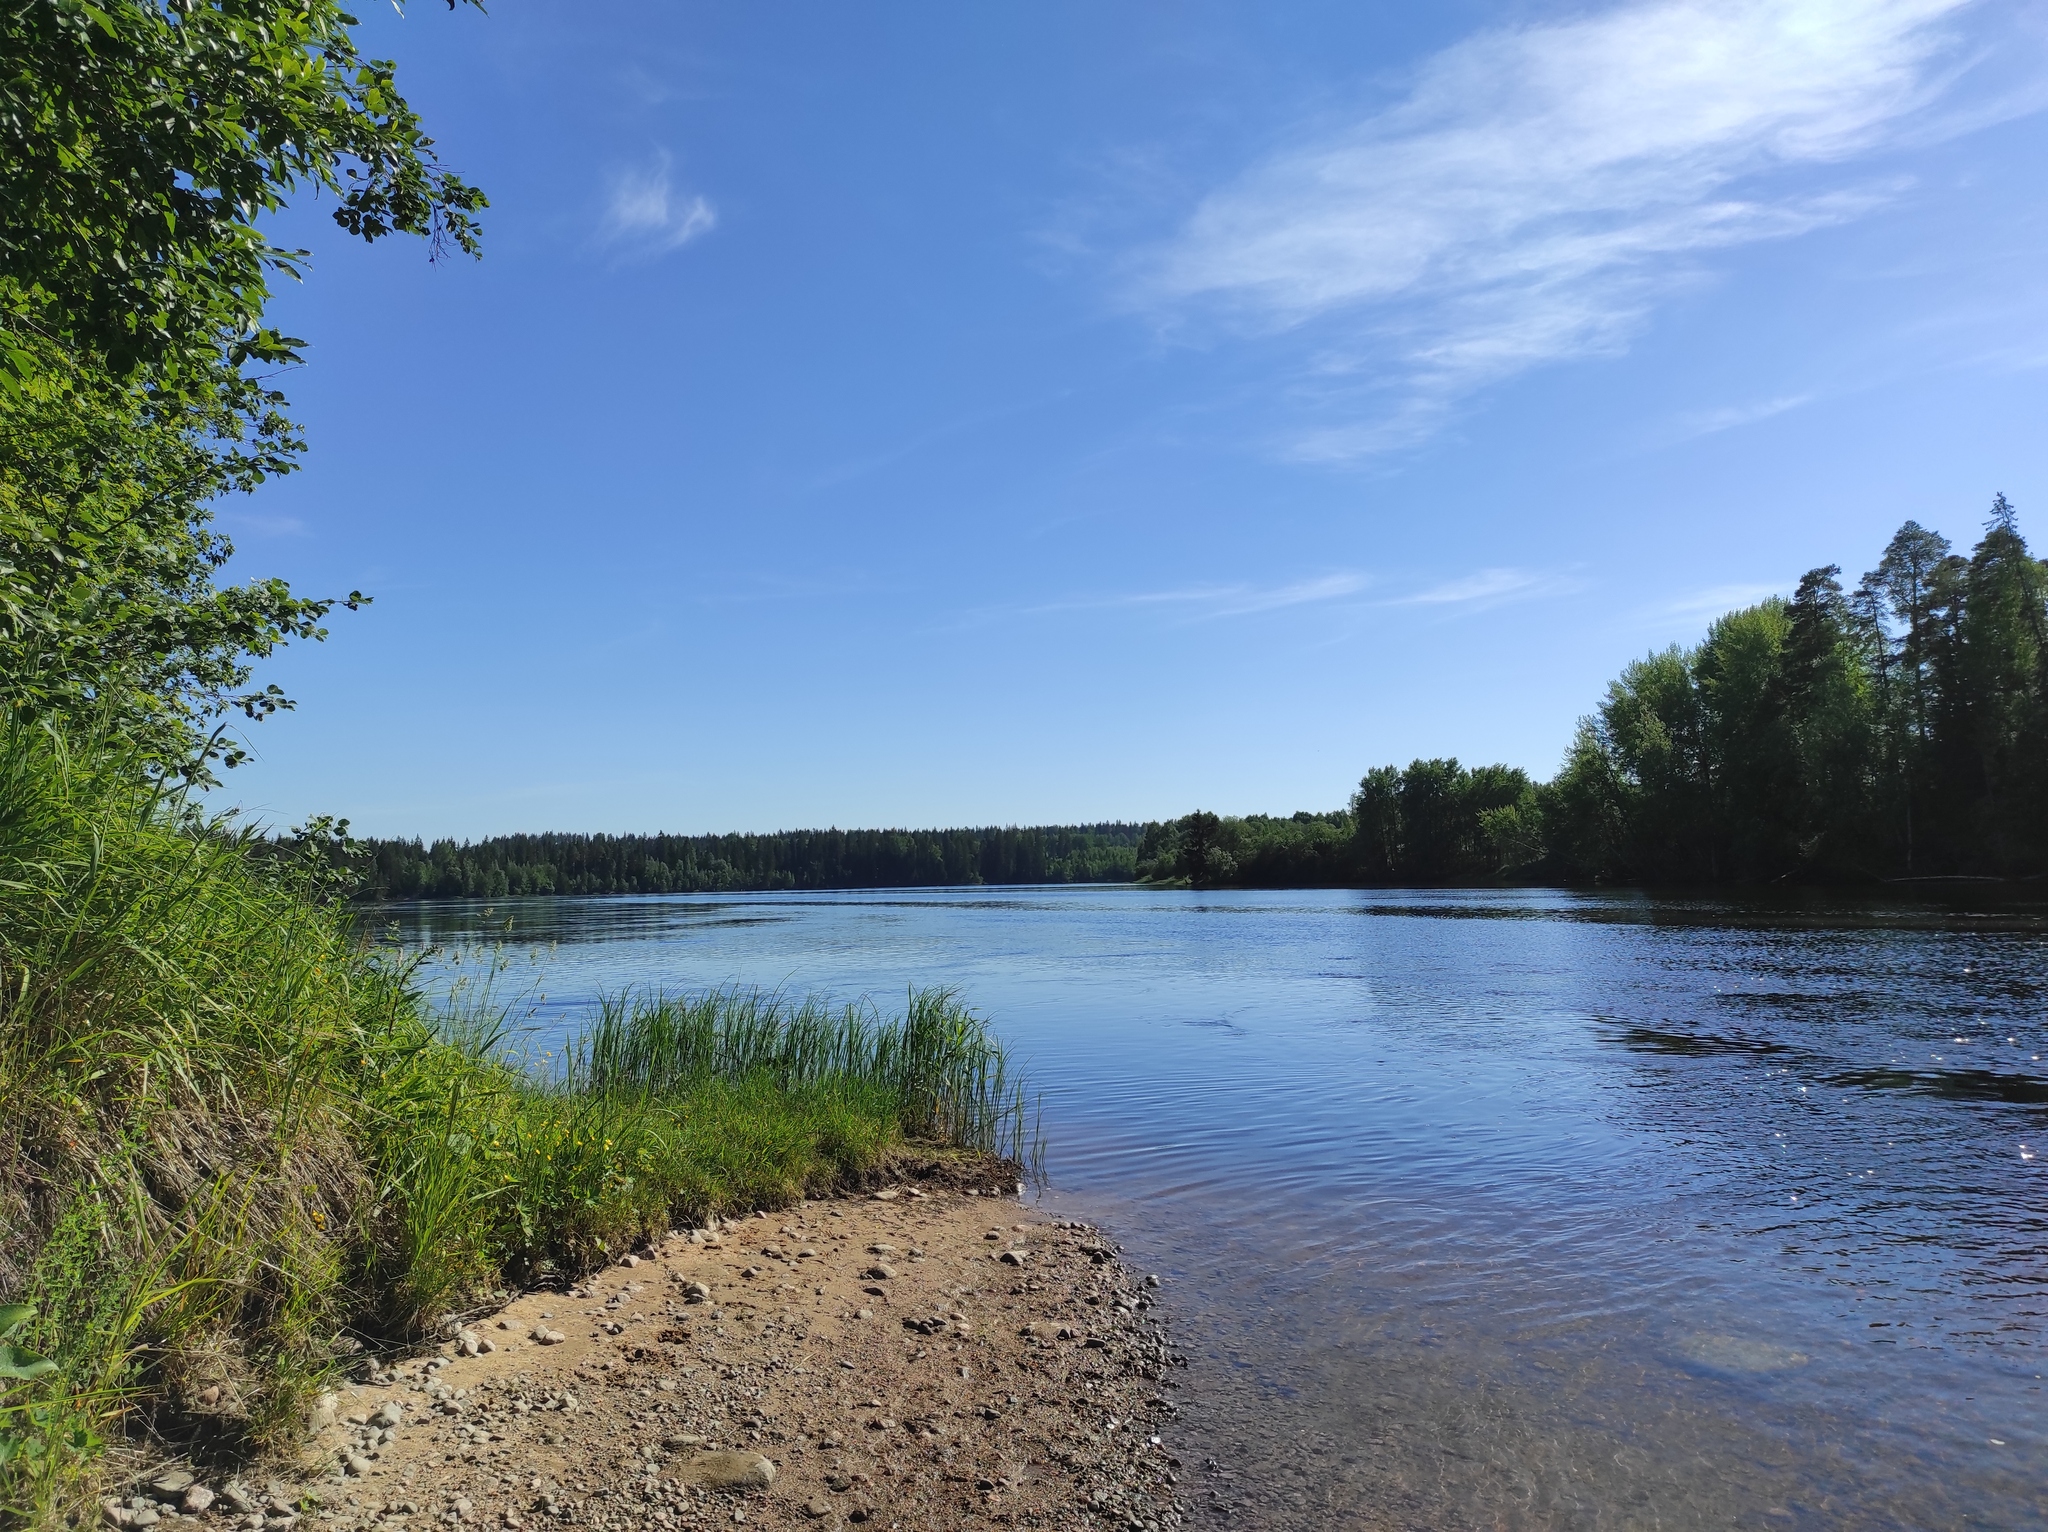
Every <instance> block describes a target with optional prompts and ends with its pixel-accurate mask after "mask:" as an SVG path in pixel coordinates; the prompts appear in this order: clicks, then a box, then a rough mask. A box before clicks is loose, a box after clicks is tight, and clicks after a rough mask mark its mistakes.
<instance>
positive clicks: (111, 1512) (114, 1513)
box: [100, 1500, 133, 1527]
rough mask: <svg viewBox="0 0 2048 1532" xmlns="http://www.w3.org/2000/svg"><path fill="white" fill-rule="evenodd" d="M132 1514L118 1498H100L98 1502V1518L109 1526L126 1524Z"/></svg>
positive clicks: (123, 1525)
mask: <svg viewBox="0 0 2048 1532" xmlns="http://www.w3.org/2000/svg"><path fill="white" fill-rule="evenodd" d="M132 1514H133V1513H132V1512H131V1511H130V1510H129V1509H128V1507H127V1506H125V1505H123V1504H121V1502H120V1501H118V1500H102V1501H101V1502H100V1520H101V1521H104V1522H105V1523H106V1524H107V1525H108V1526H110V1527H125V1526H127V1525H128V1518H129V1516H130V1515H132Z"/></svg>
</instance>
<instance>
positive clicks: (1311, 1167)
mask: <svg viewBox="0 0 2048 1532" xmlns="http://www.w3.org/2000/svg"><path fill="white" fill-rule="evenodd" d="M385 916H386V917H387V918H388V919H389V920H390V921H391V922H392V923H393V924H392V930H393V931H394V933H395V934H396V936H397V939H398V940H400V941H401V942H403V943H405V944H406V945H408V946H412V947H416V948H421V947H431V948H433V949H435V951H436V953H437V954H438V955H437V956H436V957H435V958H434V959H433V960H432V962H431V964H430V966H429V968H428V969H427V970H426V971H427V973H428V974H429V975H430V977H431V978H432V979H433V980H434V982H436V983H441V982H447V981H448V980H450V979H451V978H453V977H454V976H457V975H461V974H465V973H467V974H472V975H473V974H476V973H478V972H479V971H481V970H483V969H486V968H488V967H490V966H491V965H492V963H493V962H496V963H497V964H499V965H500V966H501V967H502V968H503V971H502V972H500V973H499V975H498V977H497V981H496V984H497V992H498V995H499V997H500V998H501V999H505V1000H509V1001H512V1002H513V1010H514V1014H515V1017H516V1019H518V1020H519V1021H520V1022H521V1024H522V1025H527V1026H532V1027H535V1028H537V1029H539V1033H540V1036H541V1038H542V1039H544V1040H545V1039H551V1038H557V1037H559V1036H560V1035H562V1034H563V1033H564V1032H566V1031H569V1030H573V1028H574V1027H575V1026H576V1025H577V1023H578V1021H579V1019H580V1018H581V1017H582V1016H583V1015H584V1014H585V1013H586V1012H587V1010H588V1009H589V1007H590V1004H591V1001H592V998H593V997H594V996H595V995H596V994H597V993H599V992H600V991H604V990H617V989H619V988H621V987H624V986H628V985H638V986H646V987H666V988H667V989H668V990H670V991H671V992H674V991H682V990H689V989H700V988H703V987H706V986H710V985H716V984H725V983H734V982H738V983H743V984H758V985H762V986H766V987H780V988H782V989H785V990H787V991H789V992H791V993H794V994H807V993H819V994H824V995H828V996H832V997H835V998H842V999H843V998H850V997H855V996H861V995H867V996H871V997H873V998H874V1000H875V1001H876V1002H877V1003H878V1004H880V1005H882V1006H884V1007H885V1008H886V1007H888V1006H889V1005H891V1003H892V1002H894V1003H896V1004H898V1005H900V999H901V995H902V993H903V991H904V989H905V987H906V986H908V985H911V984H919V985H923V984H947V985H953V986H957V987H958V988H959V989H960V990H961V991H962V992H963V994H964V995H965V996H966V997H967V999H968V1000H969V1001H970V1002H971V1003H972V1004H973V1005H974V1007H975V1008H976V1009H977V1010H979V1011H980V1012H981V1013H982V1014H984V1015H985V1016H987V1017H988V1018H989V1019H990V1020H991V1022H992V1023H993V1024H994V1025H995V1027H996V1028H997V1030H998V1031H999V1033H1000V1034H1001V1035H1002V1036H1003V1037H1004V1038H1005V1039H1006V1040H1007V1041H1008V1042H1009V1043H1010V1044H1011V1046H1012V1048H1013V1050H1014V1052H1015V1053H1016V1055H1017V1056H1018V1058H1019V1059H1020V1060H1021V1061H1022V1062H1023V1064H1024V1065H1025V1066H1026V1068H1027V1069H1028V1071H1029V1074H1030V1078H1031V1080H1032V1082H1033V1084H1034V1086H1035V1087H1036V1088H1037V1089H1039V1090H1041V1091H1042V1092H1043V1102H1044V1128H1045V1135H1046V1141H1047V1154H1046V1162H1045V1169H1046V1172H1047V1176H1048V1185H1047V1188H1046V1190H1045V1191H1044V1193H1043V1196H1044V1198H1045V1200H1046V1202H1047V1203H1048V1205H1049V1207H1051V1208H1052V1209H1054V1210H1055V1211H1056V1212H1057V1213H1058V1214H1059V1216H1075V1217H1084V1218H1088V1219H1091V1220H1094V1221H1098V1222H1101V1223H1103V1224H1104V1225H1106V1226H1107V1227H1108V1228H1109V1229H1110V1230H1112V1231H1113V1232H1114V1234H1115V1235H1116V1236H1117V1238H1119V1239H1120V1240H1121V1241H1122V1242H1123V1243H1124V1245H1125V1246H1126V1247H1127V1250H1128V1253H1129V1258H1130V1259H1131V1260H1132V1261H1133V1262H1134V1263H1135V1264H1136V1265H1137V1266H1138V1267H1139V1268H1140V1269H1144V1270H1154V1271H1158V1272H1159V1273H1161V1274H1162V1276H1163V1277H1164V1278H1165V1279H1166V1284H1167V1285H1166V1289H1165V1292H1166V1295H1167V1298H1168V1301H1169V1304H1170V1308H1171V1312H1172V1315H1173V1325H1174V1333H1175V1336H1176V1338H1177V1340H1178V1342H1179V1344H1180V1346H1181V1348H1182V1350H1183V1351H1185V1352H1186V1353H1187V1355H1188V1357H1189V1360H1190V1365H1189V1367H1188V1368H1187V1370H1186V1371H1185V1372H1184V1373H1180V1374H1177V1375H1176V1377H1175V1378H1174V1380H1173V1389H1174V1393H1175V1397H1176V1398H1178V1399H1179V1400H1180V1401H1181V1403H1182V1404H1183V1406H1184V1410H1183V1416H1182V1420H1181V1423H1180V1425H1179V1427H1178V1431H1177V1435H1176V1438H1175V1440H1177V1441H1178V1442H1180V1443H1181V1444H1182V1450H1183V1455H1184V1463H1185V1467H1184V1469H1183V1472H1182V1480H1183V1489H1184V1490H1185V1492H1186V1493H1187V1494H1188V1496H1189V1498H1190V1501H1191V1502H1192V1503H1193V1504H1194V1505H1195V1507H1196V1509H1197V1512H1198V1517H1197V1520H1198V1523H1200V1524H1203V1525H1217V1526H1222V1525H1236V1526H1247V1527H1253V1526H1255V1527H1277V1528H1296V1527H1299V1528H1351V1527H1358V1528H1378V1527H1415V1528H1433V1529H1434V1528H1454V1527H1456V1528H1462V1527H1511V1528H1524V1527H1526V1528H1550V1527H1559V1528H1563V1527H1571V1528H1579V1527H1585V1528H1609V1527H1613V1528H1622V1527H1627V1528H1639V1527H1658V1528H1727V1527H1749V1526H1756V1527H1802V1526H1808V1527H1894V1526H1896V1527H1901V1528H1934V1527H1963V1526H1972V1527H1975V1526H1994V1527H2031V1526H2048V1451H2044V1449H2048V1430H2044V1418H2043V1398H2044V1395H2043V1393H2042V1390H2043V1388H2044V1387H2048V1383H2044V1381H2043V1378H2042V1374H2043V1373H2048V1354H2044V1350H2043V1340H2044V1326H2048V1178H2044V1169H2048V1115H2044V1114H2048V1068H2044V1065H2043V1062H2042V1056H2043V1055H2044V1054H2048V995H2044V990H2048V920H2043V919H2042V918H2040V917H2039V914H2038V912H2036V913H2035V914H2033V915H2029V914H2026V913H2020V914H2014V913H2011V912H1999V911H1996V910H1993V911H1990V912H1988V913H1971V912H1969V911H1968V910H1960V909H1956V908H1952V907H1946V906H1944V907H1933V906H1920V905H1909V904H1902V903H1884V904H1879V903H1868V902H1853V901H1849V902H1845V901H1838V900H1828V899H1823V898H1819V897H1808V898H1795V897H1790V896H1788V897H1787V898H1786V899H1784V900H1781V901H1777V902H1757V901H1729V900H1717V899H1705V898H1691V899H1680V898H1655V897H1650V896H1647V895H1642V894H1636V893H1629V892H1620V893H1616V892H1597V893H1575V892H1562V891H1547V890H1533V891H1531V890H1509V891H1502V890H1481V891H1454V892H1443V891H1428V892H1386V891H1366V892H1357V891H1313V892H1256V893H1237V892H1216V893H1204V892H1187V891H1160V890H1149V889H1134V888H1121V887H1118V888H1109V887H1085V888H1052V889H1046V888H1015V889H992V888H974V889H916V890H884V891H869V892H850V893H804V894H751V895H728V896H717V897H670V898H646V899H604V900H567V899H562V900H547V899H532V900H510V901H499V902H498V903H496V904H495V905H490V906H486V905H482V904H460V903H441V904H420V905H402V906H395V907H393V908H391V909H390V910H388V911H386V912H385ZM1208 1459H1213V1463H1208V1462H1205V1460H1208Z"/></svg>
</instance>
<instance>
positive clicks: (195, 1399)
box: [0, 729, 1023, 1523]
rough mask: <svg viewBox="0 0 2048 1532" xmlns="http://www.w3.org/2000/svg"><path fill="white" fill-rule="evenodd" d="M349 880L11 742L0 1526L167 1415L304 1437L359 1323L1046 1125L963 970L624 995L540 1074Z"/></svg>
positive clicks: (48, 1499)
mask: <svg viewBox="0 0 2048 1532" xmlns="http://www.w3.org/2000/svg"><path fill="white" fill-rule="evenodd" d="M322 876H323V874H322V872H321V870H320V868H319V867H317V866H316V865H315V864H314V863H313V862H312V861H309V862H308V863H307V864H306V866H305V867H304V868H303V869H301V868H299V867H295V866H293V865H292V864H289V863H280V862H279V861H278V860H277V859H276V858H275V857H274V856H271V855H267V854H260V853H259V851H258V848H257V846H256V845H255V843H254V842H253V841H252V840H251V839H250V838H249V837H248V836H246V835H245V834H243V833H240V832H238V831H237V830H236V829H235V828H234V827H233V826H232V825H230V824H228V823H226V822H224V821H221V820H219V819H214V818H209V817H207V816H205V815H204V814H203V813H201V812H200V811H199V810H198V809H197V808H195V806H194V805H193V804H192V803H190V802H189V801H187V800H185V799H183V798H181V797H180V796H178V795H177V794H175V793H168V792H165V791H162V790H160V789H156V788H152V787H151V786H149V785H148V784H147V782H146V781H145V779H144V777H143V776H142V774H141V773H139V772H138V771H136V770H135V769H134V767H133V764H132V763H131V762H128V761H126V760H123V759H121V758H120V757H119V756H118V755H114V754H110V753H109V752H107V751H104V750H92V751H81V752H74V751H72V750H69V749H67V748H66V747H65V746H64V744H63V743H62V742H61V741H60V740H58V739H57V738H55V737H53V736H51V735H48V734H45V733H42V732H40V731H35V730H28V729H15V730H12V731H9V732H7V733H6V734H5V735H4V736H0V979H4V984H0V1081H4V1082H5V1102H6V1108H7V1109H6V1111H5V1113H4V1115H0V1306H5V1305H8V1304H14V1305H28V1306H31V1307H32V1312H31V1313H29V1314H28V1315H27V1316H26V1317H23V1316H21V1315H19V1314H13V1315H9V1314H6V1313H4V1312H0V1328H5V1327H6V1326H7V1325H8V1324H12V1325H13V1333H12V1335H11V1336H10V1337H6V1338H5V1340H4V1345H0V1506H4V1510H0V1518H4V1519H6V1520H8V1521H13V1522H17V1523H20V1522H31V1523H47V1522H51V1521H54V1520H57V1519H60V1518H61V1517H62V1516H63V1515H65V1514H66V1513H67V1512H68V1511H70V1510H73V1509H75V1508H77V1507H78V1506H79V1505H80V1504H81V1503H82V1502H83V1500H84V1498H85V1497H86V1496H87V1495H88V1494H89V1493H90V1492H91V1491H92V1489H93V1488H94V1487H95V1485H96V1483H97V1482H98V1481H100V1480H102V1479H104V1478H105V1477H107V1476H108V1475H109V1474H110V1473H114V1472H116V1471H118V1469H119V1467H120V1465H121V1464H122V1463H123V1462H124V1461H128V1460H130V1459H131V1457H132V1455H133V1454H136V1453H145V1452H147V1451H149V1450H152V1448H153V1445H154V1444H155V1443H159V1442H169V1443H175V1444H179V1445H182V1446H185V1447H189V1448H191V1449H192V1450H196V1451H201V1452H206V1453H245V1452H261V1451H264V1450H276V1449H282V1448H284V1447H287V1446H288V1445H289V1444H290V1443H291V1442H292V1441H294V1440H295V1439H296V1437H297V1436H298V1433H299V1430H300V1424H301V1422H302V1420H303V1418H304V1411H305V1406H306V1404H307V1402H308V1399H309V1397H310V1396H311V1394H312V1393H313V1392H314V1391H316V1390H317V1389H318V1388H319V1387H320V1386H321V1384H322V1382H323V1380H324V1379H325V1378H326V1377H328V1376H329V1375H331V1373H332V1372H333V1370H334V1369H335V1368H336V1367H337V1366H338V1365H341V1364H342V1363H343V1362H345V1360H346V1358H347V1357H349V1356H350V1355H352V1354H354V1353H356V1352H357V1351H359V1350H360V1349H362V1348H364V1347H376V1346H380V1345H386V1344H391V1343H396V1342H400V1341H402V1340H404V1339H406V1338H408V1337H413V1336H418V1335H421V1334H424V1333H431V1332H433V1331H435V1330H436V1329H437V1327H439V1326H440V1325H441V1324H442V1322H443V1318H444V1316H445V1315H447V1314H449V1313H451V1312H455V1311H459V1310H461V1309H462V1308H464V1307H465V1306H467V1305H469V1304H471V1303H474V1302H476V1301H478V1300H479V1299H480V1298H482V1297H483V1296H484V1295H487V1294H488V1293H490V1292H492V1291H495V1290H497V1289H499V1288H501V1287H502V1286H504V1285H506V1284H509V1283H515V1282H520V1281H526V1280H531V1279H533V1278H535V1277H538V1276H544V1275H546V1274H548V1273H549V1272H551V1271H552V1272H560V1273H563V1274H568V1273H574V1272H578V1271H581V1270H584V1269H587V1268H588V1267H590V1266H591V1265H593V1264H596V1263H598V1262H601V1261H603V1260H605V1259H607V1258H608V1257H609V1256H610V1255H611V1254H613V1253H616V1252H618V1251H620V1250H622V1249H623V1248H626V1247H628V1246H630V1245H631V1244H633V1243H634V1242H635V1241H637V1240H638V1239H640V1238H641V1237H643V1236H644V1235H646V1234H648V1233H651V1232H654V1231H658V1230H664V1229H667V1228H669V1227H671V1226H672V1225H673V1224H674V1223H675V1222H676V1221H678V1220H679V1219H682V1218H688V1217H696V1216H701V1215H703V1214H705V1213H708V1212H714V1211H729V1210H734V1209H738V1208H748V1207H757V1206H776V1205H779V1204H783V1203H786V1202H788V1201H791V1200H793V1199H795V1198H797V1197H799V1196H801V1195H803V1194H805V1193H806V1192H807V1191H819V1190H823V1189H825V1188H827V1187H830V1186H833V1185H837V1184H843V1183H846V1182H849V1181H857V1180H858V1179H859V1178H860V1177H861V1176H862V1175H863V1174H865V1173H867V1172H869V1171H870V1170H872V1169H873V1168H874V1167H875V1166H876V1165H877V1164H878V1162H879V1161H881V1160H882V1159H883V1158H884V1157H885V1156H886V1155H887V1154H889V1153H890V1151H891V1150H892V1149H893V1148H895V1147H896V1146H897V1145H899V1144H902V1143H904V1142H906V1141H911V1140H918V1141H936V1142H944V1143H950V1144H954V1145H959V1146H963V1147H973V1148H982V1149H992V1150H999V1151H1010V1150H1014V1149H1016V1148H1017V1147H1019V1136H1020V1134H1021V1131H1022V1125H1023V1113H1022V1109H1021V1101H1020V1098H1019V1096H1018V1094H1017V1092H1016V1090H1015V1086H1014V1082H1013V1081H1012V1080H1011V1079H1010V1078H1009V1075H1008V1072H1007V1069H1006V1066H1005V1063H1004V1059H1003V1056H1002V1053H1001V1051H1000V1049H999V1048H998V1047H997V1046H996V1045H995V1043H994V1042H993V1041H992V1039H991V1038H990V1036H989V1035H988V1033H987V1031H986V1029H985V1028H984V1027H983V1025H982V1024H981V1023H980V1022H979V1021H978V1020H977V1019H976V1018H975V1017H973V1016H972V1015H971V1014H970V1013H969V1012H967V1011H966V1010H965V1009H964V1008H963V1007H962V1006H961V1005H960V1004H959V1003H958V1002H957V1001H956V1000H955V999H954V997H952V996H951V995H950V994H947V993H944V992H924V993H913V994H912V995H911V996H910V999H909V1004H908V1006H907V1009H906V1011H905V1012H904V1013H903V1014H902V1015H900V1016H897V1017H893V1018H885V1017H882V1016H880V1015H878V1014H876V1013H874V1012H872V1011H870V1010H864V1009H861V1008H841V1009H829V1008H827V1007H825V1006H822V1005H819V1004H815V1003H803V1004H793V1003H788V1002H785V1001H782V1000H780V999H777V998H775V997H767V996H761V995H757V994H753V993H749V992H742V991H732V990H728V991H722V992H718V993H714V994H709V995H700V996H693V997H683V998H668V997H662V996H658V995H642V996H620V997H616V998H614V999H613V1000H612V1001H610V1002H608V1003H607V1004H606V1006H605V1007H604V1009H603V1012H602V1014H601V1015H600V1016H599V1017H598V1018H597V1019H596V1021H595V1023H594V1025H593V1026H592V1028H591V1030H590V1031H589V1033H588V1034H587V1035H586V1036H585V1037H584V1038H583V1039H582V1040H581V1041H580V1042H579V1043H578V1044H577V1045H575V1046H574V1047H572V1048H571V1049H570V1050H569V1051H568V1053H567V1055H566V1056H565V1057H559V1058H557V1059H556V1060H555V1061H553V1064H554V1067H553V1068H552V1069H551V1070H550V1071H549V1072H547V1073H545V1074H543V1073H540V1072H536V1071H534V1070H531V1069H529V1068H527V1067H525V1065H524V1064H523V1063H522V1061H521V1060H519V1059H518V1058H517V1057H516V1056H514V1055H513V1054H512V1053H511V1052H510V1051H508V1049H507V1048H506V1046H505V1043H506V1039H505V1038H504V1037H503V1036H502V1035H501V1034H500V1032H499V1031H498V1029H497V1024H496V1023H494V1022H493V1020H492V1019H491V1018H490V1017H489V1016H488V1015H479V1014H476V1013H474V1012H472V1013H470V1014H466V1015H462V1016H448V1015H445V1014H444V1015H437V1014H435V1013H433V1012H432V1011H431V1010H430V1009H429V1008H428V1006H427V1005H426V1004H425V1003H424V1002H423V1000H422V999H421V996H420V994H419V992H418V990H417V988H416V987H415V986H414V985H413V984H412V983H411V982H410V978H411V975H410V970H409V969H408V968H407V967H406V966H405V965H404V964H403V963H402V962H398V961H396V960H394V959H393V958H392V957H390V956H389V955H388V954H379V953H378V952H376V951H375V950H373V949H371V948H370V947H368V946H366V945H365V943H364V942H363V941H362V939H361V937H360V935H359V931H358V927H357V924H356V919H355V916H354V915H353V913H352V912H351V911H350V910H349V909H348V908H347V907H346V906H345V903H344V902H343V901H340V900H338V899H333V898H329V897H324V896H325V895H326V894H329V893H331V892H332V891H331V890H327V889H325V888H324V887H323V885H322V883H321V881H320V880H321V878H322ZM7 1347H11V1348H12V1349H6V1348H7ZM39 1358H40V1359H46V1360H47V1361H48V1362H50V1363H54V1364H55V1365H54V1367H53V1368H52V1367H45V1366H41V1365H38V1364H37V1359H39Z"/></svg>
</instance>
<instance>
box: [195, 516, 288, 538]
mask: <svg viewBox="0 0 2048 1532" xmlns="http://www.w3.org/2000/svg"><path fill="white" fill-rule="evenodd" d="M217 519H218V520H219V522H220V524H221V525H222V526H224V527H226V528H227V529H228V530H229V531H230V532H249V533H253V534H254V535H256V536H258V537H304V536H305V535H306V532H307V527H306V523H305V522H304V521H302V520H300V519H299V518H298V517H297V516H275V515H270V514H268V513H266V512H262V511H222V512H220V513H218V517H217Z"/></svg>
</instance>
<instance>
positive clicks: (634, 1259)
mask: <svg viewBox="0 0 2048 1532" xmlns="http://www.w3.org/2000/svg"><path fill="white" fill-rule="evenodd" d="M619 1264H620V1265H621V1266H626V1267H633V1266H638V1265H639V1264H640V1257H639V1256H637V1255H628V1256H625V1257H622V1258H621V1259H620V1261H619Z"/></svg>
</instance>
